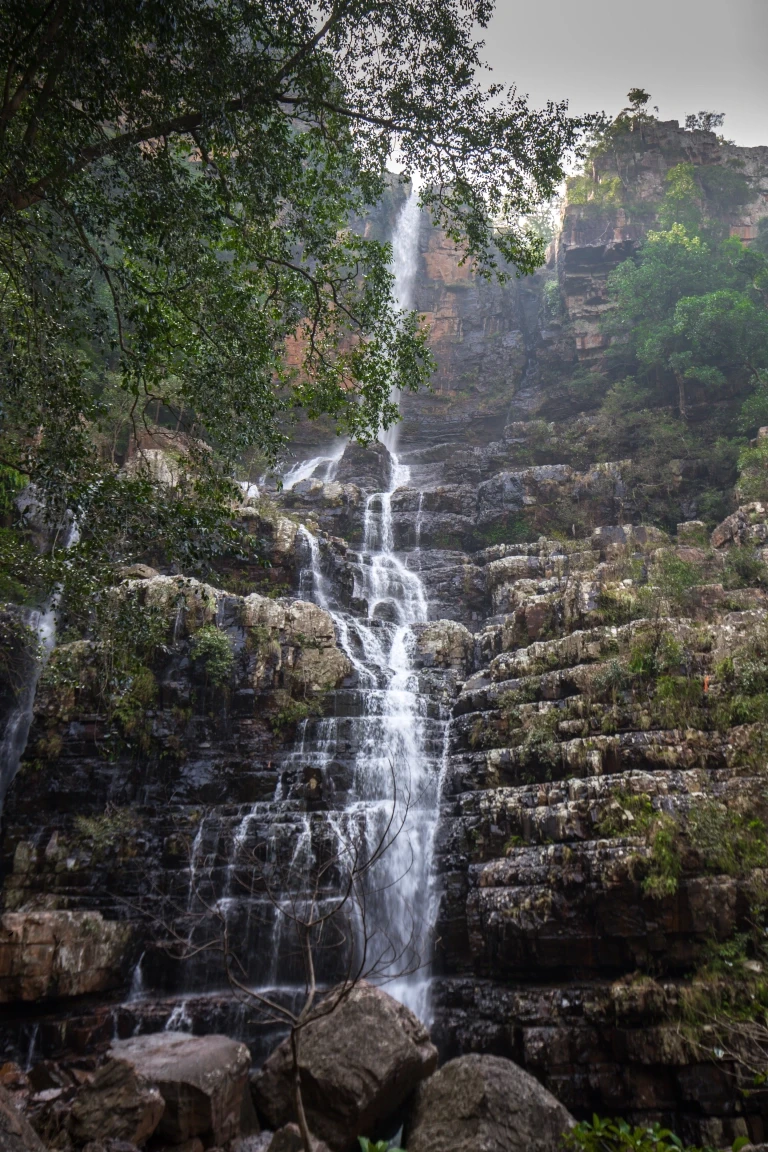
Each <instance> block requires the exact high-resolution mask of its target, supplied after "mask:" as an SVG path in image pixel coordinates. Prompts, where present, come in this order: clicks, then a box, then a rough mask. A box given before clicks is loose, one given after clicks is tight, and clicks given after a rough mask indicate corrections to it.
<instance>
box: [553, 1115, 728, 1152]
mask: <svg viewBox="0 0 768 1152" xmlns="http://www.w3.org/2000/svg"><path fill="white" fill-rule="evenodd" d="M748 1143H749V1141H748V1140H747V1139H746V1137H740V1138H739V1139H738V1140H736V1141H734V1144H733V1152H741V1149H742V1148H743V1147H744V1145H745V1144H748ZM563 1147H564V1148H565V1149H566V1150H567V1152H704V1150H702V1149H699V1148H697V1147H696V1146H695V1145H685V1144H683V1142H682V1140H681V1139H680V1137H679V1136H676V1135H675V1133H674V1132H672V1131H671V1130H670V1129H669V1128H662V1126H661V1125H660V1124H658V1123H654V1124H648V1125H646V1126H644V1127H643V1126H637V1127H634V1128H633V1127H631V1126H630V1125H629V1124H627V1122H626V1120H621V1119H608V1118H605V1117H601V1116H596V1115H595V1116H593V1117H592V1119H591V1120H582V1121H581V1123H579V1124H576V1125H575V1126H574V1127H573V1128H572V1129H571V1130H570V1132H567V1133H566V1134H565V1136H564V1137H563Z"/></svg>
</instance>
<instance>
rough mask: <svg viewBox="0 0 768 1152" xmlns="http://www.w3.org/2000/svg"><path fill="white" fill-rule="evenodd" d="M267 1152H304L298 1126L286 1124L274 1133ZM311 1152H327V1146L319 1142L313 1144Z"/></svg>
mask: <svg viewBox="0 0 768 1152" xmlns="http://www.w3.org/2000/svg"><path fill="white" fill-rule="evenodd" d="M267 1152H304V1141H303V1140H302V1137H301V1131H300V1129H299V1126H298V1124H286V1125H285V1127H284V1128H281V1129H280V1131H279V1132H275V1134H274V1136H273V1137H272V1139H271V1140H270V1142H269V1145H268V1147H267ZM313 1152H329V1149H328V1145H327V1144H323V1142H322V1141H321V1140H316V1141H315V1142H314V1144H313Z"/></svg>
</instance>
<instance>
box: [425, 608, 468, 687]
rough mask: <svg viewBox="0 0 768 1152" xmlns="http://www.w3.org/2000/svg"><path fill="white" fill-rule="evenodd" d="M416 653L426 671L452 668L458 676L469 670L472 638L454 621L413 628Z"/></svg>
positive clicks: (466, 673)
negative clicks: (433, 668) (435, 668)
mask: <svg viewBox="0 0 768 1152" xmlns="http://www.w3.org/2000/svg"><path fill="white" fill-rule="evenodd" d="M413 632H414V633H415V635H416V650H417V652H418V655H419V656H420V657H421V660H422V661H423V663H424V665H425V666H426V667H428V668H429V667H437V668H456V669H458V671H459V672H460V673H461V674H462V676H466V675H468V673H469V672H470V671H471V670H472V663H473V660H474V654H475V638H474V636H473V635H472V633H471V632H470V631H469V629H468V628H465V627H464V625H463V624H459V623H458V622H457V621H455V620H435V621H434V622H433V623H430V624H415V625H413Z"/></svg>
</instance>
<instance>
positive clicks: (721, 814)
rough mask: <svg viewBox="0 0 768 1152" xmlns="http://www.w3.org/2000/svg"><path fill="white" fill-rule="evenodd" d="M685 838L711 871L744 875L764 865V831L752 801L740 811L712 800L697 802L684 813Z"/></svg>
mask: <svg viewBox="0 0 768 1152" xmlns="http://www.w3.org/2000/svg"><path fill="white" fill-rule="evenodd" d="M687 832H688V838H689V840H690V842H691V844H692V846H693V847H694V848H696V849H697V851H698V852H700V853H701V855H702V857H703V859H704V863H705V866H706V867H707V868H708V869H709V870H710V871H711V872H725V873H727V874H728V875H729V876H745V875H747V874H748V873H750V872H751V871H752V870H753V869H754V868H765V867H766V866H767V865H768V831H767V830H766V826H765V824H764V823H763V821H762V820H761V819H760V818H759V814H758V812H757V811H756V807H755V805H754V803H750V802H747V803H746V805H745V808H744V809H743V810H742V811H737V810H735V809H729V808H726V807H725V806H724V805H722V804H718V803H717V802H716V801H714V800H709V801H706V802H704V803H702V804H697V805H696V806H695V807H694V808H692V809H691V811H690V813H689V815H688V827H687Z"/></svg>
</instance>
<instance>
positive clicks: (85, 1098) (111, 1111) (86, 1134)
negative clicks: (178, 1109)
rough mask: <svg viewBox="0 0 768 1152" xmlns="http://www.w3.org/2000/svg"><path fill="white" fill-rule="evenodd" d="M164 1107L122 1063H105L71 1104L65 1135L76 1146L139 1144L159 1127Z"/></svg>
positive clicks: (147, 1085)
mask: <svg viewBox="0 0 768 1152" xmlns="http://www.w3.org/2000/svg"><path fill="white" fill-rule="evenodd" d="M164 1109H165V1103H164V1101H163V1097H162V1096H161V1094H160V1092H159V1091H158V1089H157V1088H155V1087H154V1086H153V1085H151V1084H150V1083H148V1081H147V1080H146V1079H145V1078H144V1076H143V1075H141V1074H139V1073H138V1072H137V1070H136V1069H135V1068H134V1067H133V1065H132V1064H130V1063H129V1062H128V1061H126V1060H108V1061H107V1062H106V1064H102V1066H101V1068H99V1069H98V1071H97V1072H96V1074H95V1076H94V1077H93V1080H92V1081H91V1082H90V1084H86V1085H84V1086H83V1087H82V1088H81V1089H80V1091H79V1092H78V1093H77V1096H76V1098H75V1100H74V1103H73V1104H72V1110H71V1113H70V1116H69V1133H70V1135H71V1136H72V1138H73V1139H74V1140H75V1141H76V1142H77V1143H80V1144H87V1143H89V1142H90V1141H98V1142H102V1141H105V1140H126V1141H128V1143H129V1144H142V1143H143V1142H144V1141H145V1140H147V1139H148V1138H149V1137H150V1136H151V1135H152V1133H153V1132H154V1131H155V1129H156V1128H157V1126H158V1124H159V1123H160V1118H161V1116H162V1115H163V1111H164Z"/></svg>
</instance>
